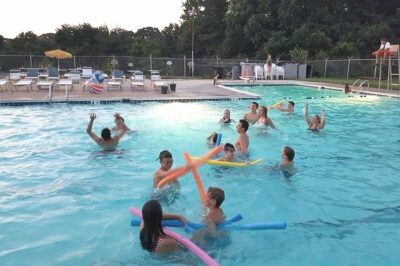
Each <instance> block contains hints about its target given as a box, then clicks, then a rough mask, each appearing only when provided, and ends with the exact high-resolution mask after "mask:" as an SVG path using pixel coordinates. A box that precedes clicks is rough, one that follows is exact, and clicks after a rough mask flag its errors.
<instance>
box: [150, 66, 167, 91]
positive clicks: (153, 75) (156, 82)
mask: <svg viewBox="0 0 400 266" xmlns="http://www.w3.org/2000/svg"><path fill="white" fill-rule="evenodd" d="M149 71H150V80H151V83H152V84H153V88H154V90H155V91H158V90H159V89H160V88H161V86H168V84H167V83H166V82H164V81H161V76H160V71H158V70H149Z"/></svg>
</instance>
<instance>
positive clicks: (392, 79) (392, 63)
mask: <svg viewBox="0 0 400 266" xmlns="http://www.w3.org/2000/svg"><path fill="white" fill-rule="evenodd" d="M385 59H386V60H387V66H388V68H387V86H386V88H387V89H388V90H389V88H390V86H391V85H397V86H399V89H400V67H399V66H400V55H399V45H398V44H392V45H390V50H389V52H388V54H387V57H386V58H383V60H380V62H379V78H378V80H379V83H378V84H379V85H378V87H379V89H380V88H381V83H382V67H383V62H384V61H385ZM376 72H377V65H375V73H374V78H376Z"/></svg>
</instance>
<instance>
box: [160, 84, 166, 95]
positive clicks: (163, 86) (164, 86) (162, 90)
mask: <svg viewBox="0 0 400 266" xmlns="http://www.w3.org/2000/svg"><path fill="white" fill-rule="evenodd" d="M167 93H168V86H167V85H162V86H161V94H167Z"/></svg>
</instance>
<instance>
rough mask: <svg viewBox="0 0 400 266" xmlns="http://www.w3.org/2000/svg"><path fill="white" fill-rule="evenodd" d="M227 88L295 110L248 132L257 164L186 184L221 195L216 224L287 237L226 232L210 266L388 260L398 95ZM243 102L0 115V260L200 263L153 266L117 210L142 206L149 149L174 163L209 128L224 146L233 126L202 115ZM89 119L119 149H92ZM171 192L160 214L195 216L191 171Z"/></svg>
mask: <svg viewBox="0 0 400 266" xmlns="http://www.w3.org/2000/svg"><path fill="white" fill-rule="evenodd" d="M240 89H244V90H248V91H250V92H254V93H257V94H260V95H262V100H261V101H259V102H260V103H262V104H272V103H275V102H276V101H278V100H279V99H281V98H283V97H290V98H291V99H292V100H293V101H294V102H295V103H296V107H295V109H296V110H297V112H296V114H292V115H287V114H284V113H280V112H278V111H275V110H274V111H270V112H269V116H270V117H271V118H272V119H273V121H274V123H275V124H276V126H277V127H278V128H279V129H281V130H282V132H280V131H270V132H268V133H267V134H262V133H260V132H258V131H257V130H255V128H250V130H249V136H250V158H251V159H258V158H264V161H263V163H262V164H259V165H257V166H254V167H249V168H245V169H239V168H230V169H221V168H216V167H212V166H203V167H201V168H200V169H199V172H200V176H201V177H202V179H203V182H204V185H205V186H206V187H208V186H218V187H221V188H223V189H224V190H225V193H226V199H225V202H224V203H223V204H222V206H221V207H222V208H223V209H224V212H225V214H226V215H227V216H228V217H232V216H233V215H235V214H238V213H240V214H242V215H243V217H244V220H243V221H242V222H240V223H253V222H261V221H270V220H273V221H287V222H288V229H287V230H284V231H281V230H278V231H231V232H230V235H229V237H228V239H225V241H222V243H219V242H217V243H213V245H212V246H211V247H209V248H207V249H206V251H207V252H208V253H209V254H210V255H212V256H213V257H214V258H215V259H216V260H217V261H219V262H220V263H221V264H222V265H265V264H266V263H268V264H270V265H316V264H319V265H348V264H356V265H376V264H379V263H381V262H384V264H385V265H395V264H398V261H399V259H400V255H398V250H399V248H400V233H399V230H398V228H399V222H400V204H399V198H400V190H399V187H400V181H399V179H398V170H399V168H400V167H399V165H400V159H399V158H400V157H399V155H400V122H399V120H398V113H399V111H400V108H399V105H398V103H399V102H398V100H395V99H389V98H385V97H376V96H367V97H359V96H358V95H355V96H354V97H347V96H346V95H344V94H342V93H341V92H337V91H330V90H317V89H312V88H307V87H298V86H271V87H243V86H241V87H240ZM310 97H311V99H307V98H310ZM321 97H323V98H321ZM305 102H308V103H309V105H310V114H314V113H317V112H319V109H320V108H321V107H322V108H324V109H325V110H326V113H327V123H326V128H325V129H324V130H323V131H321V132H320V133H313V132H309V131H307V130H306V125H305V122H304V119H303V116H302V108H303V106H304V103H305ZM249 103H250V101H223V102H210V101H206V102H192V103H142V104H134V105H129V104H110V105H65V104H53V105H50V106H29V107H3V108H1V109H0V114H1V116H0V122H1V123H0V162H1V164H0V264H1V265H24V264H29V265H88V264H90V265H110V264H111V265H121V264H122V265H126V264H130V265H164V264H165V263H166V261H167V262H168V263H170V264H177V265H178V264H181V263H185V264H191V265H193V264H194V265H196V264H200V262H199V261H198V260H197V259H196V258H194V257H193V256H187V254H188V253H185V254H184V256H183V255H182V254H179V255H176V256H171V257H167V258H164V259H157V258H154V257H153V256H151V255H149V254H148V253H146V252H144V251H143V250H142V249H141V247H140V243H139V239H138V229H137V228H132V227H131V226H130V219H131V214H130V213H129V211H128V208H129V207H130V206H136V207H139V208H140V207H141V206H142V204H143V203H144V202H145V201H147V200H148V199H149V198H150V195H151V192H152V175H153V173H154V171H155V170H156V169H158V167H159V164H158V162H157V161H156V158H157V156H158V153H159V152H160V151H161V150H164V149H169V150H170V151H171V152H172V154H173V155H174V165H175V166H177V165H181V164H182V163H183V162H184V160H183V157H182V152H183V151H188V152H189V153H190V154H192V155H201V154H203V153H204V152H206V151H207V146H206V144H205V138H206V137H207V136H208V135H209V133H211V132H212V131H218V132H222V134H223V142H227V141H229V142H234V141H235V140H236V137H237V135H236V132H235V125H232V126H231V127H223V126H222V127H221V126H220V125H218V124H217V123H216V121H218V119H219V118H220V117H221V116H222V113H223V110H224V109H225V108H229V109H231V117H232V118H233V119H235V120H236V121H237V120H238V119H239V118H240V117H241V116H242V115H243V113H245V112H246V111H247V106H248V105H249ZM90 112H95V113H96V114H97V115H98V118H97V119H96V120H95V124H94V131H95V132H99V131H100V130H101V128H102V127H106V126H112V125H113V117H112V114H113V113H114V112H121V114H122V115H123V116H124V118H125V120H126V123H127V125H128V126H129V127H131V128H137V129H138V130H137V132H135V133H133V134H130V135H127V136H125V137H124V139H123V140H122V141H121V143H120V145H119V148H120V149H122V151H121V152H119V153H112V154H104V153H101V152H99V148H98V147H97V146H96V145H95V144H94V143H93V142H92V141H91V140H90V139H89V137H88V136H87V135H86V132H85V129H86V126H87V123H88V121H89V113H90ZM284 145H290V146H292V147H294V148H295V150H296V158H295V162H296V167H297V169H298V173H296V174H295V175H294V176H292V177H291V178H289V179H288V178H285V177H284V176H283V175H282V173H280V172H278V171H275V170H274V169H273V166H274V165H276V164H277V163H278V162H279V158H280V150H281V148H282V146H284ZM180 187H181V188H180V195H179V197H178V198H177V199H176V200H175V202H174V203H173V204H170V205H166V204H164V205H163V209H164V211H166V212H177V213H182V214H184V215H185V216H186V217H187V218H188V219H190V220H193V221H198V220H199V219H200V216H201V211H200V206H199V200H198V193H197V189H196V186H195V183H194V180H193V178H192V177H191V175H187V176H185V177H183V178H182V179H181V182H180ZM179 232H180V233H182V234H184V235H186V236H190V235H189V234H186V233H185V232H183V231H180V230H179Z"/></svg>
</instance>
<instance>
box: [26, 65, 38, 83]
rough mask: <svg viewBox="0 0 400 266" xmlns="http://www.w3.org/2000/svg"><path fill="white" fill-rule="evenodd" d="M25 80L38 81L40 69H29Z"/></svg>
mask: <svg viewBox="0 0 400 266" xmlns="http://www.w3.org/2000/svg"><path fill="white" fill-rule="evenodd" d="M25 79H31V80H33V81H37V80H38V79H39V69H38V68H28V69H27V71H26V77H25Z"/></svg>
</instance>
